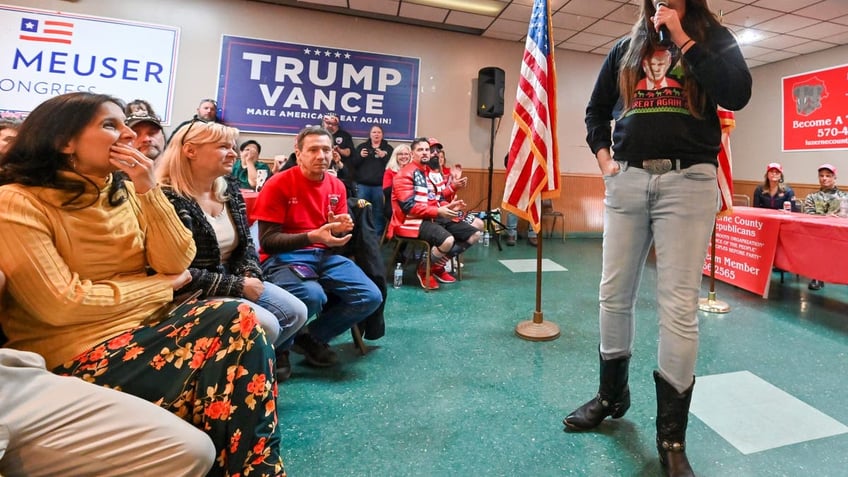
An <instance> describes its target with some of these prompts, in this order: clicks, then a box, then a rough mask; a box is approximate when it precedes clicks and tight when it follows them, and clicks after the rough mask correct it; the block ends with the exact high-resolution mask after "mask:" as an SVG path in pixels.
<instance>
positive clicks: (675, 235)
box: [600, 162, 718, 391]
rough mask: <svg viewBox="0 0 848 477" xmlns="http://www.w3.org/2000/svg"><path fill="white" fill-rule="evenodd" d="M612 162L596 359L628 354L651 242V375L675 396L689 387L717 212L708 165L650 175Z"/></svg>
mask: <svg viewBox="0 0 848 477" xmlns="http://www.w3.org/2000/svg"><path fill="white" fill-rule="evenodd" d="M620 165H621V171H620V172H618V173H617V174H615V175H613V176H607V177H604V184H605V186H606V193H605V197H604V204H605V208H604V243H603V271H602V276H601V286H600V329H601V355H602V356H603V357H604V359H614V358H618V357H622V356H626V355H630V354H631V353H632V349H633V342H634V334H635V328H636V314H635V307H636V297H637V292H638V290H639V282H640V280H641V278H642V271H643V269H644V266H645V261H646V259H647V256H648V252H649V250H650V248H651V244H653V245H654V249H655V250H656V256H657V311H658V314H659V317H658V318H659V329H660V331H659V333H660V337H659V350H658V357H657V361H658V366H659V371H660V373H661V374H662V375H663V377H664V378H665V379H666V380H667V381H668V382H669V383H671V384H672V385H673V386H674V387H675V388H676V389H677V390H678V391H683V390H685V389H686V388H688V387H689V385H690V384H691V383H692V376H693V374H694V371H695V359H696V356H697V353H698V315H697V311H698V295H699V294H700V287H701V270H702V268H703V263H704V259H705V258H706V254H707V244H708V242H709V238H710V235H711V233H712V228H713V223H714V220H715V214H716V210H717V202H718V187H717V184H716V167H715V166H713V165H711V164H696V165H694V166H691V167H689V168H686V169H682V170H672V171H669V172H667V173H665V174H660V175H654V174H650V173H648V172H647V171H645V170H643V169H638V168H634V167H628V166H627V163H624V162H622V163H620Z"/></svg>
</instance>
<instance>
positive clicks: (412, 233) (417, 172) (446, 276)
mask: <svg viewBox="0 0 848 477" xmlns="http://www.w3.org/2000/svg"><path fill="white" fill-rule="evenodd" d="M435 161H436V165H438V156H436V157H435ZM429 162H430V143H429V142H428V140H427V138H423V137H422V138H418V139H414V140H413V141H412V161H411V162H410V163H409V164H407V165H406V166H404V167H403V169H401V170H400V171H398V173H397V175H395V179H394V182H393V184H392V222H391V224H390V225H389V229H388V231H387V233H386V237H388V238H392V237H394V235H395V234H397V235H398V236H399V237H410V238H420V239H423V240H426V241H427V242H428V243H429V244H430V245H432V248H431V249H430V263H431V265H430V281H429V283H428V282H426V281H425V279H426V271H427V270H426V269H425V266H424V262H423V261H422V262H421V263H420V264H419V265H418V274H417V275H418V281H419V282H420V283H421V286H422V287H424V288H426V289H436V288H439V283H438V282H437V281H436V280H438V281H440V282H442V283H453V282H455V281H456V279H455V278H454V277H452V276H451V275H450V273H448V272H447V271H446V270H445V264H446V263H447V262H448V260H450V258H451V257H453V256H455V255H458V254H460V253H462V252H463V251H465V250H466V249H468V247H470V246H471V245H473V244H474V243H476V242H477V240H479V238H480V237H479V235H478V234H477V232H478V230H477V229H476V228H474V227H473V226H471V225H469V224H467V223H466V222H464V221H463V220H461V218H462V217H461V216H462V212H461V210H460V209H462V208H463V207H464V206H465V202H463V201H461V200H454V201H452V202H449V203H446V204H441V203H440V202H439V197H437V196H436V194H435V192H434V193H430V191H429V190H428V188H427V174H428V173H429V171H430V166H429V165H428V164H429Z"/></svg>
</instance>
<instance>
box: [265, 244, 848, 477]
mask: <svg viewBox="0 0 848 477" xmlns="http://www.w3.org/2000/svg"><path fill="white" fill-rule="evenodd" d="M544 246H545V248H544V257H545V258H548V259H550V260H552V261H553V262H556V263H557V264H559V265H562V266H563V267H566V268H567V269H568V270H567V271H557V272H544V273H543V274H542V275H543V292H542V297H543V299H542V311H543V312H544V318H545V320H547V321H551V322H554V323H556V324H558V325H559V327H560V328H561V330H562V335H561V336H560V337H559V338H558V339H556V340H554V341H549V342H530V341H525V340H522V339H519V338H517V337H516V336H515V334H514V328H515V325H516V324H517V323H518V322H520V321H522V320H526V319H530V318H531V317H532V313H533V310H534V307H535V273H513V272H511V271H510V270H509V269H508V268H506V267H505V266H504V265H502V264H501V263H500V262H499V260H502V259H533V258H535V256H536V251H535V249H534V248H532V247H529V246H527V245H526V243H525V242H519V245H518V246H516V247H504V249H503V251H498V249H497V247H495V246H494V242H493V243H492V246H490V247H487V248H484V247H482V246H478V247H476V248H473V249H471V250H470V251H469V252H468V253H467V254H466V266H465V268H464V280H463V281H462V282H459V283H456V284H452V285H443V286H442V289H441V290H438V291H435V292H432V293H424V290H422V289H421V288H420V286H418V284H417V281H415V277H414V273H413V269H412V268H411V267H410V268H407V270H406V275H405V277H404V278H405V284H404V286H403V287H401V288H400V289H390V290H389V302H388V304H387V306H386V322H387V332H386V336H385V337H384V338H382V339H380V340H377V341H375V342H370V344H371V345H372V347H373V348H372V350H371V352H370V353H369V354H368V355H367V356H364V357H361V356H359V355H358V354H357V353H356V352H355V350H354V348H353V347H352V344H351V340H350V336H348V335H344V336H341V337H339V339H338V340H337V341H336V342H334V343H333V344H334V346H335V348H336V349H337V350H338V351H339V352H340V357H341V361H342V364H341V365H339V366H338V367H336V368H332V369H329V370H327V369H314V368H309V367H307V366H306V365H305V364H303V363H302V362H300V358H299V357H298V356H296V355H293V364H294V374H293V376H292V378H291V379H290V380H289V381H287V382H286V383H284V384H283V385H282V387H281V389H280V401H279V402H280V412H281V426H280V428H281V432H282V439H283V456H284V459H285V461H286V468H287V470H288V473H289V475H290V476H293V477H319V476H347V475H350V476H372V475H373V476H434V475H451V476H454V475H455V476H482V475H496V476H500V475H503V476H507V475H509V476H561V475H574V476H631V475H645V476H654V475H659V474H660V472H659V464H658V462H657V459H656V451H655V449H654V445H653V442H654V415H655V411H656V408H655V399H654V389H653V380H652V378H651V370H653V369H654V368H655V359H656V340H657V326H656V323H655V321H656V316H655V310H656V308H655V304H654V299H653V296H654V292H655V280H656V277H655V272H654V268H653V267H652V266H651V267H649V269H648V270H646V273H645V276H644V280H643V283H642V288H641V292H640V301H639V304H638V310H639V324H638V328H637V335H638V336H637V339H636V347H635V354H634V356H633V359H632V362H631V372H630V380H631V382H630V387H631V391H632V394H633V405H632V407H631V409H630V411H629V412H628V413H627V415H626V416H625V417H624V418H623V419H621V420H617V421H612V420H607V421H605V423H604V424H602V425H601V426H600V427H599V428H598V430H597V431H596V432H587V433H568V432H564V431H563V426H562V424H561V420H562V418H563V417H564V416H565V415H566V414H567V413H568V412H569V411H570V410H572V408H574V407H576V406H577V405H579V404H582V403H583V402H584V401H585V400H587V399H589V398H591V397H592V396H593V395H594V393H595V391H596V389H597V342H598V329H597V326H598V325H597V308H598V280H599V273H600V255H601V241H600V239H594V238H587V239H568V240H567V241H566V242H565V243H562V242H561V241H559V240H546V241H545V243H544ZM772 279H773V282H772V289H771V293H770V297H769V299H768V300H764V299H762V298H761V297H758V296H756V295H753V294H751V293H748V292H745V291H742V290H738V289H735V288H733V287H730V286H726V285H724V284H721V283H719V284H717V286H716V290H717V292H718V298H719V299H721V300H724V301H727V302H728V303H729V304H730V306H731V308H732V309H731V311H730V313H728V314H724V315H711V314H704V313H702V314H701V352H700V356H699V361H698V366H697V374H698V376H699V378H700V377H702V376H703V377H706V376H710V375H719V374H722V373H732V372H738V371H748V372H750V373H752V374H753V375H756V376H757V377H759V378H761V379H762V380H764V381H767V382H768V383H769V384H771V385H772V386H775V387H776V388H779V389H780V390H782V391H783V392H785V393H788V394H789V395H791V396H793V397H794V398H797V399H798V400H800V401H803V402H804V403H806V404H808V405H809V406H811V407H812V408H815V409H817V410H818V411H820V412H821V413H823V415H826V416H829V417H830V418H832V419H833V420H835V421H834V422H836V423H837V425H843V424H848V405H846V403H848V397H846V396H848V377H847V376H846V371H848V313H846V309H848V287H846V286H838V285H828V286H826V287H825V288H824V289H822V290H821V291H818V292H810V291H808V290H807V288H806V284H807V279H805V278H804V277H801V278H800V279H796V278H795V276H794V275H791V276H790V275H788V274H787V276H786V283H784V284H781V283H780V276H779V274H777V273H774V274H773V275H772ZM703 290H704V292H703V294H702V296H704V297H706V291H707V290H708V281H707V280H705V281H704V284H703ZM705 382H706V380H705ZM699 389H700V388H699V385H698V384H696V386H695V395H696V397H697V396H698V393H699ZM736 391H738V392H740V393H741V396H743V398H742V399H739V402H740V404H745V405H747V406H751V409H752V410H751V411H747V412H749V413H750V414H751V415H755V414H757V413H758V410H759V411H762V410H763V409H768V405H769V403H773V400H772V399H771V397H770V395H756V394H763V393H745V392H744V390H739V389H737V390H736ZM709 392H710V391H708V390H706V389H705V390H704V393H707V394H703V393H702V396H701V397H702V399H703V400H704V401H706V402H707V403H709V402H711V401H712V399H710V396H709V395H708V393H709ZM761 403H762V406H761V405H760V404H761ZM730 407H734V406H730ZM776 409H777V410H776V411H769V412H760V414H765V415H764V416H759V417H761V418H763V419H766V420H768V421H771V422H772V423H776V424H779V425H782V426H783V430H782V431H780V432H778V434H780V433H781V432H782V433H786V434H793V433H794V432H795V431H794V430H795V429H800V428H805V427H811V426H812V427H815V424H814V423H812V421H810V422H808V420H807V419H806V418H804V417H803V416H802V417H798V415H796V414H792V413H789V412H788V411H787V412H785V413H784V408H782V407H780V406H778V407H777V408H776ZM740 422H741V421H740ZM840 423H841V424H840ZM731 424H732V423H731ZM735 431H738V432H739V433H741V434H744V435H745V436H746V437H745V438H746V439H747V440H748V441H749V442H750V443H752V444H757V443H758V442H757V441H758V440H759V439H761V438H762V439H765V440H768V439H771V438H773V437H775V431H773V430H767V431H766V430H763V431H761V430H759V429H757V428H750V426H748V427H746V428H740V429H736V430H735ZM799 432H800V431H799ZM789 437H792V436H791V435H790V436H789ZM687 440H688V447H689V450H688V455H689V459H690V461H691V462H692V465H693V467H694V469H695V470H696V472H697V473H698V475H699V476H807V475H816V476H844V475H848V471H846V469H848V433H836V434H835V435H832V436H829V437H824V438H819V439H815V440H806V441H802V442H798V443H794V444H791V445H784V446H781V447H775V448H769V449H766V450H761V451H758V452H753V453H743V452H741V451H740V450H739V449H737V447H735V446H734V445H733V444H731V442H729V441H728V440H727V439H725V438H724V437H722V435H720V434H719V433H718V432H716V431H715V430H713V429H712V428H711V427H710V426H708V425H707V424H706V423H705V422H704V421H702V420H701V419H699V418H698V417H697V416H695V415H694V414H692V415H690V424H689V433H688V438H687Z"/></svg>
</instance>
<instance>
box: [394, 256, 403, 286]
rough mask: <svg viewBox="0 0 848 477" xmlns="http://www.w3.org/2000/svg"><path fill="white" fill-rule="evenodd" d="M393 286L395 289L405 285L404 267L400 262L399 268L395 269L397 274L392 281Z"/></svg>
mask: <svg viewBox="0 0 848 477" xmlns="http://www.w3.org/2000/svg"><path fill="white" fill-rule="evenodd" d="M392 285H393V286H394V287H395V288H400V286H401V285H403V266H402V265H401V264H400V262H398V264H397V266H396V267H395V274H394V279H393V280H392Z"/></svg>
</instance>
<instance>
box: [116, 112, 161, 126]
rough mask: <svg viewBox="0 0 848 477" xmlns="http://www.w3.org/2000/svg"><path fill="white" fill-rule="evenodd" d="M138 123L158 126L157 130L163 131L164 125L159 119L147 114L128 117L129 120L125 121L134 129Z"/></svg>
mask: <svg viewBox="0 0 848 477" xmlns="http://www.w3.org/2000/svg"><path fill="white" fill-rule="evenodd" d="M138 123H150V124H153V125H154V126H156V127H157V128H159V129H162V123H161V122H159V118H157V117H156V116H151V115H149V114H146V113H141V114H133V115H130V116H128V117H127V119H125V120H124V124H126V125H127V126H129V127H133V126H135V125H136V124H138Z"/></svg>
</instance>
